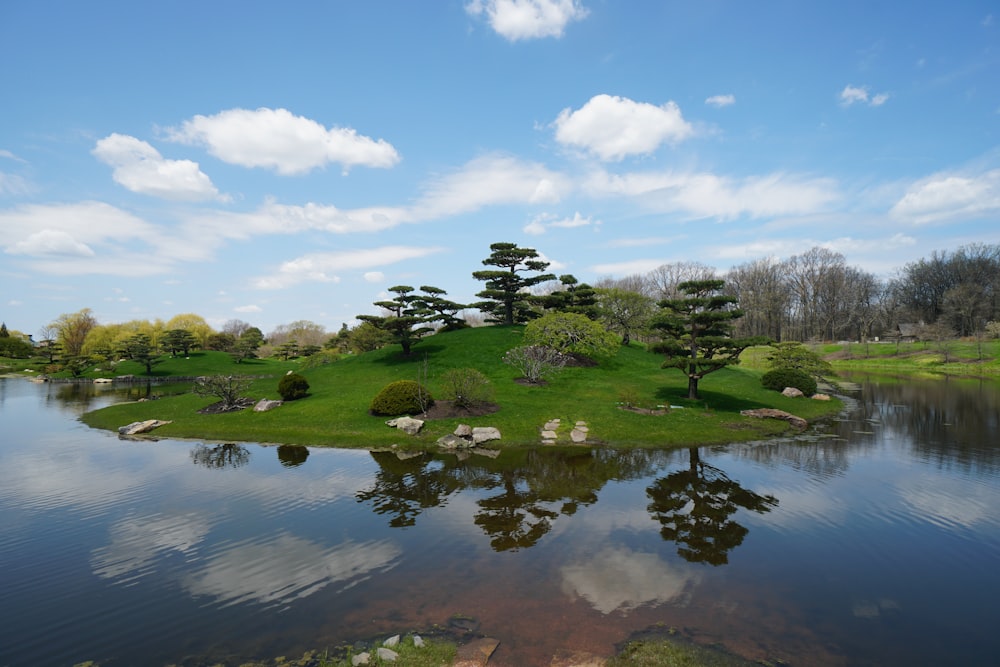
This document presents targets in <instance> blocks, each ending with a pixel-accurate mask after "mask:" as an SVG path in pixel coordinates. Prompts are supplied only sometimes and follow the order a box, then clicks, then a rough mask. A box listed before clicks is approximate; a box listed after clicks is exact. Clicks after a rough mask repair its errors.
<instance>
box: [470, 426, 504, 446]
mask: <svg viewBox="0 0 1000 667" xmlns="http://www.w3.org/2000/svg"><path fill="white" fill-rule="evenodd" d="M499 439H500V431H499V430H497V429H496V428H494V427H492V426H477V427H475V428H474V429H472V442H474V443H475V444H477V445H481V444H482V443H484V442H489V441H490V440H499Z"/></svg>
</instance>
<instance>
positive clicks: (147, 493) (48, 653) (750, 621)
mask: <svg viewBox="0 0 1000 667" xmlns="http://www.w3.org/2000/svg"><path fill="white" fill-rule="evenodd" d="M861 382H862V391H861V392H859V393H857V394H856V395H855V401H856V403H855V404H853V406H852V408H851V409H850V410H849V411H848V413H846V414H845V415H844V416H843V417H842V418H840V419H838V420H836V421H834V422H832V423H829V424H826V425H823V426H820V427H817V428H816V429H814V430H811V431H810V432H809V433H807V434H805V435H804V436H802V437H801V438H798V439H795V440H787V441H775V442H768V443H755V444H747V445H737V446H731V447H722V448H714V447H713V448H701V449H690V450H687V449H685V450H680V451H668V452H648V451H635V452H613V451H604V450H598V449H595V450H591V449H589V448H588V449H577V450H549V449H544V450H543V449H537V450H533V451H517V452H504V453H503V454H501V455H500V456H499V457H498V458H496V459H490V458H487V457H484V456H472V457H471V458H468V459H466V460H459V459H458V458H456V457H455V456H431V455H424V456H416V457H413V458H409V459H406V460H400V458H398V457H397V456H395V455H394V454H391V453H376V454H371V453H368V452H360V451H338V450H330V449H305V448H296V447H274V446H269V447H265V446H258V445H222V444H219V443H208V442H204V443H203V442H190V441H176V440H160V441H155V442H154V441H128V440H120V439H119V438H118V437H117V435H115V434H111V433H105V432H100V431H94V430H91V429H89V428H87V427H86V426H84V425H83V424H81V423H80V422H79V421H78V420H77V418H78V416H79V415H80V414H82V412H84V411H86V410H90V409H94V408H96V407H99V406H101V405H106V404H108V403H110V402H113V401H118V400H127V399H128V398H135V397H136V394H135V392H136V391H140V392H142V391H145V390H144V389H143V390H133V393H132V395H131V396H128V395H125V394H120V393H117V392H116V391H114V390H111V389H101V388H95V387H92V386H89V385H88V386H70V385H48V384H34V383H30V382H28V381H25V380H20V379H0V610H2V615H3V622H2V623H0V666H11V667H13V666H21V665H32V666H36V665H72V664H74V663H76V662H80V661H83V660H95V661H98V662H99V663H100V664H101V665H102V666H104V667H117V666H120V665H166V664H171V663H175V664H184V665H205V664H212V663H214V662H223V663H226V664H233V665H235V664H238V663H239V661H240V660H248V659H251V658H254V657H260V658H273V657H275V656H279V655H299V654H301V652H303V651H305V650H307V649H312V648H323V647H325V646H335V645H338V644H341V643H343V642H350V641H354V640H356V639H359V638H367V637H372V636H375V635H378V634H380V633H381V634H389V633H396V632H400V631H404V632H405V631H407V630H412V629H421V628H429V627H430V626H432V625H434V624H444V623H446V622H447V620H448V618H449V617H451V616H452V615H453V614H456V613H459V614H464V615H467V616H472V617H475V618H476V619H477V620H478V621H479V622H480V624H481V627H480V632H481V633H483V634H487V635H489V636H492V637H495V638H497V639H499V640H500V642H501V644H500V648H499V649H498V651H497V653H496V654H495V655H494V658H493V660H492V661H491V665H494V664H496V665H548V663H549V661H550V660H551V657H552V656H553V654H555V653H557V652H558V651H559V650H560V649H562V648H566V647H571V648H574V649H584V650H589V651H592V652H595V653H598V654H603V655H611V654H612V653H613V651H614V646H615V644H616V643H618V642H621V641H622V640H624V639H626V638H627V637H628V636H629V635H630V634H631V633H633V632H636V631H639V630H642V629H644V628H647V627H650V626H654V625H656V624H663V625H666V626H668V627H675V628H678V629H680V630H681V632H682V633H683V634H684V635H686V636H688V637H690V638H692V639H694V640H696V641H699V642H703V643H718V644H721V645H723V646H725V647H727V648H728V649H730V650H731V651H733V652H735V653H738V654H739V655H742V656H744V657H746V658H749V659H768V660H772V661H774V660H784V661H786V662H788V663H789V664H791V665H824V666H825V665H900V664H909V665H938V664H940V665H943V664H948V665H994V664H997V663H998V660H1000V632H998V631H997V626H998V621H1000V603H998V599H997V598H998V594H1000V511H998V510H1000V443H998V441H1000V384H998V383H997V382H996V381H978V380H954V379H951V380H933V381H917V380H902V381H900V380H892V379H868V380H862V381H861ZM168 391H169V390H168ZM571 417H573V418H586V416H585V415H580V416H576V415H573V416H571ZM592 426H593V427H595V428H599V425H596V424H595V425H592Z"/></svg>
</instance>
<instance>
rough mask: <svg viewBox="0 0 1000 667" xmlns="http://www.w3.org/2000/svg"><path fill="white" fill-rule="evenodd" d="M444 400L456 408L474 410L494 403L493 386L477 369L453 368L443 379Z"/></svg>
mask: <svg viewBox="0 0 1000 667" xmlns="http://www.w3.org/2000/svg"><path fill="white" fill-rule="evenodd" d="M441 383H442V385H443V386H444V389H443V390H442V398H444V399H445V400H448V401H451V403H452V405H454V406H455V407H456V408H473V407H476V406H478V405H484V404H487V403H492V402H493V396H494V394H493V385H491V384H490V381H489V379H488V378H487V377H486V376H485V375H483V374H482V373H480V372H479V371H477V370H476V369H475V368H453V369H451V370H449V371H447V372H445V374H444V375H443V376H442V377H441Z"/></svg>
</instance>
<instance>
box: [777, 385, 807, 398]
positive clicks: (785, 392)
mask: <svg viewBox="0 0 1000 667" xmlns="http://www.w3.org/2000/svg"><path fill="white" fill-rule="evenodd" d="M781 394H782V396H787V397H788V398H801V397H802V396H805V394H803V393H802V391H801V390H799V389H796V388H795V387H785V388H784V389H782V390H781Z"/></svg>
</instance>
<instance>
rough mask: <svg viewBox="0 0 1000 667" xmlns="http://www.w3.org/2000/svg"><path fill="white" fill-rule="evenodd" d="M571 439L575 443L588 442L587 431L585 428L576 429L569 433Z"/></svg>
mask: <svg viewBox="0 0 1000 667" xmlns="http://www.w3.org/2000/svg"><path fill="white" fill-rule="evenodd" d="M569 439H570V440H572V441H573V442H585V441H586V440H587V430H586V429H585V428H574V429H573V430H572V431H570V432H569Z"/></svg>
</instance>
